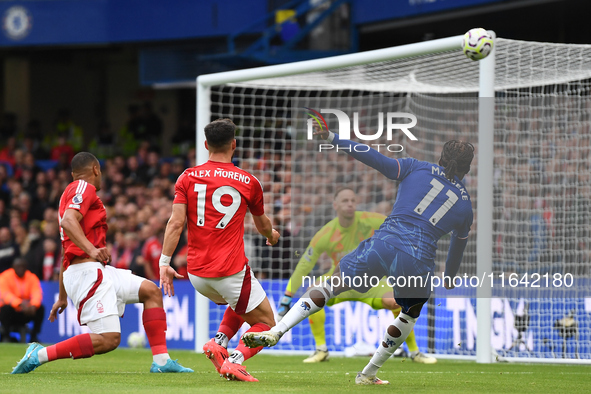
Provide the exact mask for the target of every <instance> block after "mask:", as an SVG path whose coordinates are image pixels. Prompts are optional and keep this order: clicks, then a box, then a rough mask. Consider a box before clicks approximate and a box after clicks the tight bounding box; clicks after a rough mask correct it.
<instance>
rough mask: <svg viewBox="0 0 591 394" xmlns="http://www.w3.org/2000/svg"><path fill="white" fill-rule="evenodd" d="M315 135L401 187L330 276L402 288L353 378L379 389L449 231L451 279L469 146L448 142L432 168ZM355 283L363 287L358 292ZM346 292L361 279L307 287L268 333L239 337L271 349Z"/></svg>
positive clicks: (457, 257)
mask: <svg viewBox="0 0 591 394" xmlns="http://www.w3.org/2000/svg"><path fill="white" fill-rule="evenodd" d="M315 134H316V135H319V136H320V137H321V138H323V139H326V140H328V142H330V143H332V144H333V145H336V146H338V147H339V150H345V151H346V152H347V153H348V154H349V155H351V156H353V157H354V158H355V159H357V160H359V161H361V162H363V163H365V164H367V165H369V166H370V167H373V168H375V169H376V170H378V171H379V172H381V173H382V174H384V175H385V176H386V177H387V178H389V179H392V180H397V181H401V183H400V186H399V188H398V195H397V197H396V202H395V203H394V207H393V209H392V212H391V213H390V215H389V216H388V217H387V218H386V220H385V221H384V223H383V224H382V226H381V227H380V228H379V229H378V230H377V231H376V232H375V233H374V235H373V236H372V237H371V238H369V239H366V240H365V241H363V242H361V243H360V244H359V246H358V247H357V249H356V250H354V251H352V252H351V253H349V254H347V255H346V256H345V257H343V258H342V259H341V261H340V263H339V265H338V266H337V268H336V269H335V272H334V274H333V278H335V277H340V278H341V279H342V278H345V279H346V278H347V277H348V278H355V277H361V278H362V277H363V276H364V275H367V276H369V277H372V276H377V277H378V278H381V277H383V276H388V277H391V278H399V277H404V279H405V282H406V286H405V285H404V284H403V283H402V281H399V282H397V283H399V285H397V286H395V287H394V297H395V298H396V302H397V303H398V305H400V306H401V307H402V312H401V313H400V315H399V316H398V317H397V318H396V320H395V321H394V324H393V325H391V326H389V327H388V330H387V332H386V333H385V335H384V339H383V341H382V343H381V344H380V345H379V346H378V349H377V350H376V352H375V354H374V355H373V357H372V358H371V360H370V362H369V363H368V364H367V366H366V367H365V368H364V369H363V371H362V372H360V373H359V374H358V375H357V377H356V379H355V383H357V384H387V383H388V382H387V381H383V380H380V379H378V378H377V377H376V373H377V371H378V369H379V368H380V367H381V366H382V365H383V364H384V363H385V362H386V360H387V359H388V358H389V357H390V356H391V355H392V354H393V353H394V351H395V350H396V349H397V348H398V347H399V346H400V345H401V344H402V343H403V342H404V340H405V339H406V337H407V336H408V334H409V333H410V332H411V331H412V329H413V328H414V325H415V323H416V321H417V318H418V317H419V314H420V312H421V309H422V307H423V304H424V303H425V302H427V300H428V299H429V296H430V292H431V287H430V283H429V278H430V277H431V276H432V275H433V270H434V267H435V251H436V250H437V241H438V240H439V239H440V238H441V237H442V236H443V235H445V234H447V233H450V232H451V243H450V246H449V251H448V255H447V261H446V263H445V276H446V277H450V278H453V277H454V276H455V275H456V274H457V271H458V269H459V266H460V262H461V260H462V256H463V254H464V249H465V247H466V244H467V242H468V233H469V231H470V226H471V225H472V218H473V213H472V203H471V202H470V196H469V194H468V192H467V191H466V188H465V187H464V185H463V184H462V179H463V178H464V175H466V174H467V173H468V172H469V171H470V164H471V163H472V159H473V158H474V147H473V146H472V144H470V143H467V142H460V141H456V140H452V141H448V142H446V143H445V145H444V146H443V151H442V152H441V158H440V160H439V165H436V164H431V163H427V162H423V161H418V160H416V159H412V158H405V159H391V158H388V157H386V156H384V155H382V154H380V153H379V152H377V151H375V150H373V149H370V150H369V151H367V148H365V146H359V149H358V150H359V152H357V151H356V150H355V147H356V146H358V145H360V144H357V143H355V142H352V141H349V140H341V139H339V137H338V135H336V134H334V133H332V132H329V131H318V129H317V131H316V133H315ZM412 278H414V282H413V280H412ZM420 279H422V280H423V281H422V285H421V281H420ZM343 282H345V283H343ZM355 282H357V283H359V282H363V283H362V285H361V286H358V284H355ZM335 284H337V285H335ZM444 285H445V287H446V288H447V289H452V288H453V284H452V283H449V281H446V283H445V284H444ZM350 288H354V289H355V290H357V291H359V292H362V293H363V292H366V291H368V290H369V288H370V287H369V285H368V284H367V281H355V280H350V281H349V282H348V283H347V282H346V281H342V280H341V281H336V280H335V281H333V282H332V283H324V284H323V285H321V286H319V287H313V288H311V289H309V290H308V291H307V292H306V293H305V294H304V295H303V296H302V298H301V299H300V300H299V301H298V302H296V303H295V305H294V307H293V308H292V309H291V310H290V311H289V312H288V313H287V314H286V315H285V316H284V317H283V319H282V320H281V321H280V322H279V323H278V324H277V325H276V326H275V327H273V328H272V329H271V330H270V331H265V332H259V333H247V334H245V335H244V336H243V338H242V339H243V341H244V343H245V344H246V345H247V346H249V347H257V346H261V345H264V346H274V345H275V344H276V343H277V342H278V341H279V339H280V338H281V336H282V335H283V334H284V333H285V332H287V331H288V330H289V329H291V328H292V327H294V326H295V325H296V324H298V323H299V322H301V321H302V320H304V319H306V318H307V317H308V316H310V315H312V314H314V313H316V312H317V311H319V310H320V309H321V308H323V307H324V305H325V304H326V302H327V301H328V300H329V299H331V298H333V297H335V296H338V295H339V294H341V293H342V292H344V291H346V290H349V289H350Z"/></svg>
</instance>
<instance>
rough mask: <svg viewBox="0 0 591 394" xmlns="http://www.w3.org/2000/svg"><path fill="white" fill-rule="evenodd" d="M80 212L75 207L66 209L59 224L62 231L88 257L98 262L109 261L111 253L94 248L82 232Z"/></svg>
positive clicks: (104, 249) (103, 249)
mask: <svg viewBox="0 0 591 394" xmlns="http://www.w3.org/2000/svg"><path fill="white" fill-rule="evenodd" d="M82 218H83V216H82V214H81V213H80V212H79V211H77V210H75V209H66V212H64V217H63V218H62V222H61V226H62V229H63V230H64V233H65V234H66V235H67V236H68V238H70V240H71V241H72V242H74V244H75V245H76V246H78V247H79V248H80V249H82V251H83V252H84V253H86V254H87V255H88V256H90V258H92V259H93V260H96V261H98V262H100V263H103V262H105V261H111V253H110V252H109V250H108V249H107V248H106V247H104V248H96V247H95V246H94V245H93V244H92V243H91V242H90V241H89V240H88V239H87V238H86V235H85V234H84V230H82V226H80V221H81V220H82Z"/></svg>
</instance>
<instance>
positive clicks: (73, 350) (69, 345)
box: [47, 334, 94, 361]
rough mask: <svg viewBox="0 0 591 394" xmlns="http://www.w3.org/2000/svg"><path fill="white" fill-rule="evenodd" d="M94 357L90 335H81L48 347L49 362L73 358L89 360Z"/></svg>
mask: <svg viewBox="0 0 591 394" xmlns="http://www.w3.org/2000/svg"><path fill="white" fill-rule="evenodd" d="M92 356H94V348H93V347H92V339H90V334H80V335H76V336H75V337H72V338H70V339H66V340H65V341H62V342H59V343H56V344H55V345H52V346H48V347H47V358H48V359H49V361H53V360H59V359H62V358H70V357H72V358H73V359H74V360H75V359H78V358H88V357H92Z"/></svg>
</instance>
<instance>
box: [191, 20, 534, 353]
mask: <svg viewBox="0 0 591 394" xmlns="http://www.w3.org/2000/svg"><path fill="white" fill-rule="evenodd" d="M489 33H491V34H492V36H493V38H494V37H495V35H494V32H492V31H490V32H489ZM462 38H463V35H458V36H453V37H448V38H442V39H437V40H432V41H425V42H420V43H415V44H408V45H402V46H397V47H391V48H385V49H379V50H374V51H367V52H360V53H354V54H349V55H341V56H335V57H329V58H324V59H316V60H307V61H302V62H296V63H288V64H281V65H276V66H267V67H258V68H252V69H246V70H237V71H228V72H222V73H215V74H207V75H200V76H199V77H198V78H197V89H196V91H197V122H196V124H197V133H196V134H197V148H196V151H197V164H202V163H204V162H206V161H207V158H208V152H207V150H206V149H205V134H204V132H203V130H204V128H205V126H206V125H207V124H208V123H209V122H210V118H211V111H210V106H211V100H210V94H211V87H212V86H216V85H224V84H228V83H237V82H244V81H251V80H256V79H262V78H274V77H282V76H287V75H296V74H304V73H308V72H315V71H323V70H328V69H335V68H343V67H350V66H356V65H362V64H366V63H373V62H382V61H388V60H396V59H402V58H406V57H412V56H421V55H426V54H433V53H440V52H445V51H450V50H460V49H461V43H462ZM466 60H467V59H466ZM467 61H468V60H467ZM479 67H480V76H479V79H480V81H479V97H480V98H489V99H488V100H486V99H485V100H479V119H478V144H479V147H480V149H479V154H478V164H477V165H478V169H479V170H478V190H477V192H478V199H479V203H478V208H477V215H478V233H477V244H476V245H477V259H476V266H477V275H478V276H479V277H481V276H482V274H483V273H485V272H492V255H491V253H490V251H491V250H492V237H493V184H492V182H491V181H490V180H491V179H492V176H493V146H494V144H493V141H494V97H495V88H494V79H495V78H494V75H495V51H494V49H493V51H492V52H491V54H490V55H489V56H488V57H487V58H486V59H483V60H480V61H479ZM485 148H486V149H485ZM491 294H492V292H491V289H490V288H486V287H481V288H479V289H478V290H477V297H478V298H477V303H476V310H477V323H478V330H477V339H476V340H477V346H476V361H477V362H479V363H491V362H492V346H491V336H490V327H491V298H490V297H491ZM195 320H196V323H195V351H197V352H201V349H202V347H203V345H204V344H205V343H206V342H207V341H209V339H210V337H209V300H208V299H207V298H205V297H204V296H202V295H201V294H199V293H197V294H196V302H195ZM471 359H473V357H472V358H471ZM528 361H531V360H529V359H528Z"/></svg>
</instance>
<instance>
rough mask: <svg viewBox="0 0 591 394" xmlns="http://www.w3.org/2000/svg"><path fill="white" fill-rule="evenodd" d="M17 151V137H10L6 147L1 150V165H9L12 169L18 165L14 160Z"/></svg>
mask: <svg viewBox="0 0 591 394" xmlns="http://www.w3.org/2000/svg"><path fill="white" fill-rule="evenodd" d="M15 150H16V137H9V138H8V139H7V140H6V145H5V146H4V148H2V150H0V164H1V163H8V164H10V166H11V167H12V168H14V166H15V164H16V160H15V158H14V151H15Z"/></svg>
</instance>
